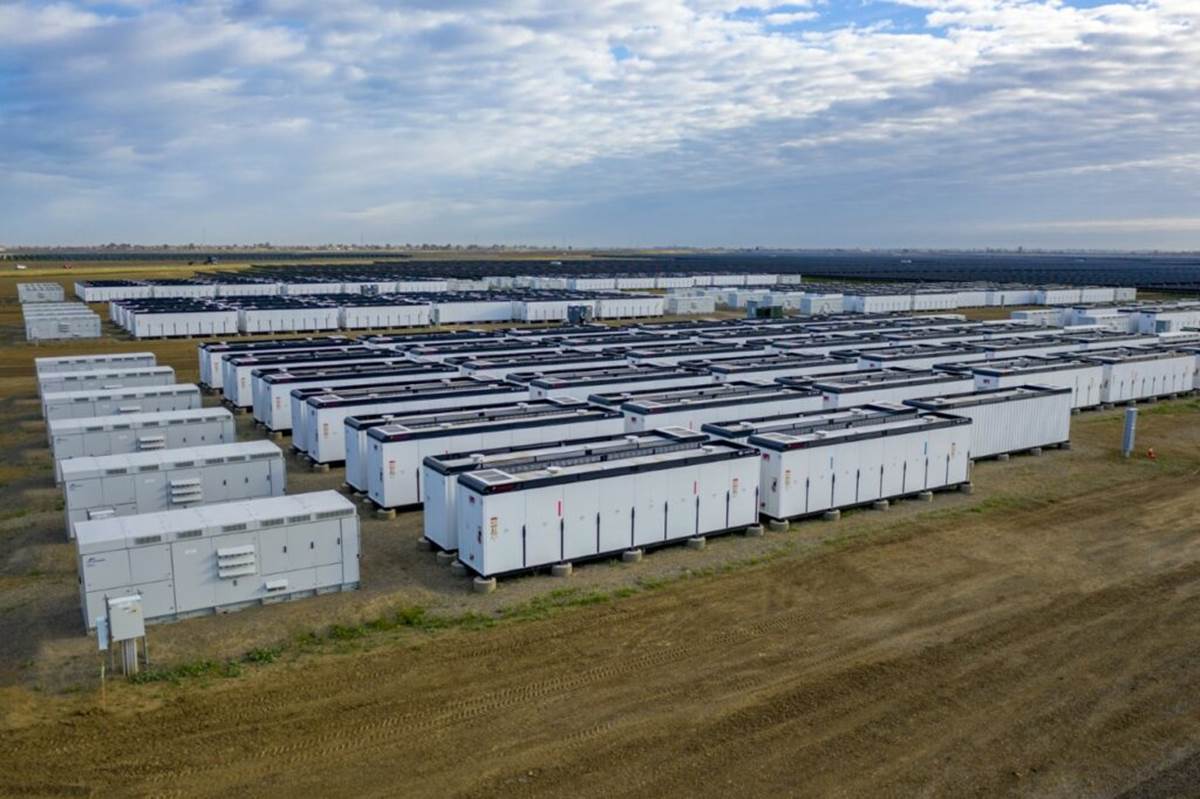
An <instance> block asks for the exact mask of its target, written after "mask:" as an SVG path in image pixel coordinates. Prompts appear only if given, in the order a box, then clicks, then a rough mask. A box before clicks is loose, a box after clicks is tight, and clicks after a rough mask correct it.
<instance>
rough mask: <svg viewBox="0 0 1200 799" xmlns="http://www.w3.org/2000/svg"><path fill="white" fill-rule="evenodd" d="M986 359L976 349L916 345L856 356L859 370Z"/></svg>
mask: <svg viewBox="0 0 1200 799" xmlns="http://www.w3.org/2000/svg"><path fill="white" fill-rule="evenodd" d="M986 358H987V352H985V351H984V350H982V349H979V348H976V347H941V346H936V345H916V346H910V347H893V348H891V349H886V350H872V351H871V352H864V353H862V354H861V355H859V356H858V360H857V366H858V368H859V369H870V370H877V369H897V368H903V369H931V368H932V367H933V366H934V365H935V364H940V363H953V364H959V363H974V362H975V361H982V360H985V359H986Z"/></svg>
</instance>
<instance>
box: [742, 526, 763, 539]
mask: <svg viewBox="0 0 1200 799" xmlns="http://www.w3.org/2000/svg"><path fill="white" fill-rule="evenodd" d="M742 532H743V533H745V534H746V535H747V536H748V537H750V538H758V537H759V536H761V535H762V534H763V526H762V525H761V524H752V525H750V526H749V527H747V528H746V529H745V530H743V531H742Z"/></svg>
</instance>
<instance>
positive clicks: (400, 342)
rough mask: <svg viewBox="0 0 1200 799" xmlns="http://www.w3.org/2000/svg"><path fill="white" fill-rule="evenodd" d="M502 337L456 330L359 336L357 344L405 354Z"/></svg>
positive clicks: (499, 339)
mask: <svg viewBox="0 0 1200 799" xmlns="http://www.w3.org/2000/svg"><path fill="white" fill-rule="evenodd" d="M502 340H503V337H502V336H500V335H498V334H496V333H485V332H483V331H482V330H456V331H455V332H453V333H395V334H386V335H377V336H359V338H358V342H357V343H359V344H361V345H363V346H365V347H378V348H384V349H390V350H395V351H396V352H407V351H408V350H410V349H413V348H415V347H428V346H433V345H436V344H456V343H462V342H468V341H502Z"/></svg>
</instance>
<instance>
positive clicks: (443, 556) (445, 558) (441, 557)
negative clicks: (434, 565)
mask: <svg viewBox="0 0 1200 799" xmlns="http://www.w3.org/2000/svg"><path fill="white" fill-rule="evenodd" d="M456 560H458V553H457V552H449V551H447V550H445V549H443V550H441V551H440V552H438V553H437V562H438V565H439V566H449V565H450V564H451V563H453V562H454V561H456Z"/></svg>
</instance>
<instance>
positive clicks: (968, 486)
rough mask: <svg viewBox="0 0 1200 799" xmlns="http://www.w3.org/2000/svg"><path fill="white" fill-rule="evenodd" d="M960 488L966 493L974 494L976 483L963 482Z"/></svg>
mask: <svg viewBox="0 0 1200 799" xmlns="http://www.w3.org/2000/svg"><path fill="white" fill-rule="evenodd" d="M958 490H959V491H961V492H962V493H964V494H974V493H975V485H974V484H973V483H963V484H962V485H960V486H959V487H958Z"/></svg>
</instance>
